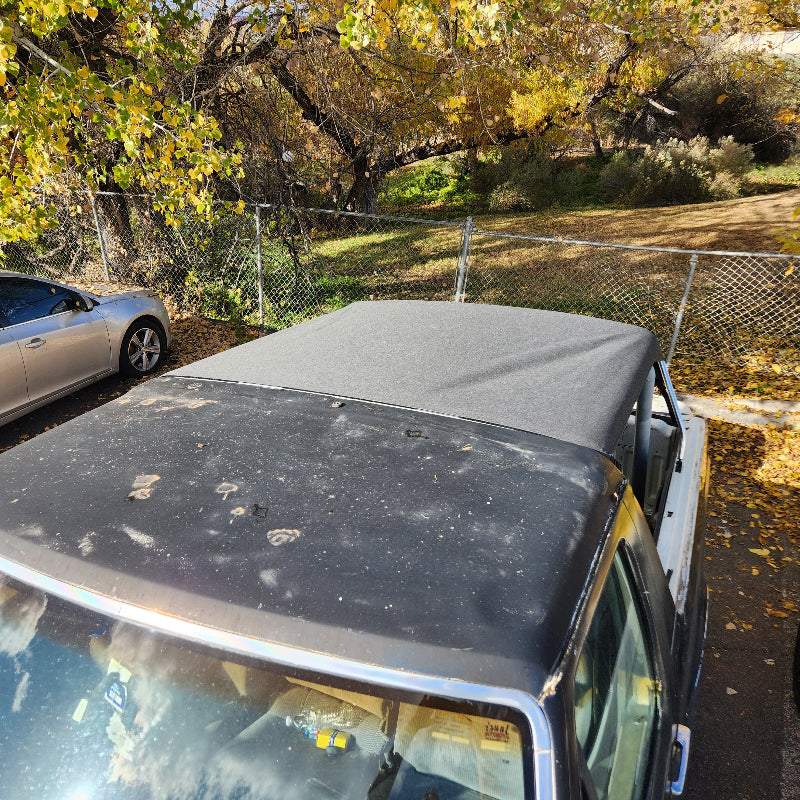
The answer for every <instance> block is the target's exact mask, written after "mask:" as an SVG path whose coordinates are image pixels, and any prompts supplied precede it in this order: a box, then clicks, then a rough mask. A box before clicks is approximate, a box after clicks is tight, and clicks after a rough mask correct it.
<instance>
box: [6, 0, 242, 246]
mask: <svg viewBox="0 0 800 800" xmlns="http://www.w3.org/2000/svg"><path fill="white" fill-rule="evenodd" d="M0 7H1V8H2V17H0V93H2V99H3V103H2V109H0V158H1V159H2V165H0V242H2V241H14V240H26V239H33V238H35V237H36V236H37V235H38V234H39V233H40V231H41V230H43V229H45V228H46V227H48V225H50V224H51V221H52V219H53V216H54V214H53V207H52V204H51V203H49V202H48V199H47V193H48V192H50V191H60V192H63V191H68V190H71V189H81V188H83V189H85V188H88V189H89V190H91V191H92V192H96V191H103V190H105V191H116V190H119V189H138V190H140V191H142V190H143V191H146V192H148V193H151V194H153V196H154V197H155V198H156V204H157V207H158V208H159V209H160V210H161V211H162V212H165V213H166V214H167V218H168V219H171V220H172V221H174V220H175V219H176V216H175V215H176V212H177V211H178V210H179V209H180V208H182V207H184V206H185V205H186V204H189V205H190V206H192V207H193V208H194V210H195V211H198V212H201V213H204V212H205V213H207V212H209V210H210V198H211V189H212V187H211V177H212V176H213V175H214V174H217V173H230V172H231V170H233V169H234V168H235V165H236V163H237V161H238V160H239V156H238V154H236V153H235V152H233V151H231V150H228V151H225V150H222V149H221V148H220V147H219V146H218V141H219V138H220V132H219V127H218V125H217V123H216V121H215V120H214V119H213V118H212V117H211V116H210V115H208V114H203V113H202V111H198V110H197V109H196V108H195V107H194V106H193V105H192V104H191V103H189V102H187V101H186V100H185V98H184V97H182V96H181V94H180V91H179V89H180V85H179V83H176V82H175V80H174V78H173V76H172V75H170V70H171V71H173V72H176V73H177V74H181V73H182V72H185V71H187V70H188V69H189V68H190V67H191V65H192V62H193V54H192V52H191V51H190V50H189V48H187V47H186V45H185V43H184V42H183V41H182V40H181V37H180V36H178V35H176V34H175V32H176V31H178V30H181V29H186V28H190V27H191V26H193V25H194V26H197V25H198V24H199V23H198V20H199V17H198V16H197V15H196V14H193V13H192V12H191V11H190V9H188V8H187V7H186V6H184V5H181V4H168V5H166V6H164V7H160V6H158V5H151V4H150V3H148V2H146V1H145V0H126V2H121V1H118V0H106V1H105V2H104V3H103V4H98V5H93V4H92V3H91V0H70V2H66V1H65V0H56V1H55V2H50V0H32V2H26V0H20V2H10V3H9V2H6V3H3V4H2V5H0ZM167 65H169V69H168V68H167ZM98 208H99V210H100V213H101V217H102V219H103V221H104V222H105V227H106V230H107V232H108V234H109V241H110V243H111V245H112V248H111V249H112V256H113V250H114V249H115V248H121V247H124V238H125V234H126V233H127V232H128V229H129V225H130V223H129V217H128V208H127V205H126V202H125V200H124V199H120V198H109V197H107V196H105V195H100V196H99V202H98Z"/></svg>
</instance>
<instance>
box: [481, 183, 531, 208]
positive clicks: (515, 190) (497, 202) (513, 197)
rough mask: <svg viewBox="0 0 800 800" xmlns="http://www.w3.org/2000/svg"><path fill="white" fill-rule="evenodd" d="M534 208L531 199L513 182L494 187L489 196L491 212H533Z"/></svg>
mask: <svg viewBox="0 0 800 800" xmlns="http://www.w3.org/2000/svg"><path fill="white" fill-rule="evenodd" d="M534 208H535V205H534V201H533V198H531V197H530V196H529V195H528V194H527V193H526V192H525V190H524V189H523V188H521V187H520V186H519V185H518V184H516V183H515V182H513V181H506V182H505V183H503V184H500V186H496V187H495V188H494V189H492V191H491V194H490V195H489V209H490V210H491V211H533V210H534Z"/></svg>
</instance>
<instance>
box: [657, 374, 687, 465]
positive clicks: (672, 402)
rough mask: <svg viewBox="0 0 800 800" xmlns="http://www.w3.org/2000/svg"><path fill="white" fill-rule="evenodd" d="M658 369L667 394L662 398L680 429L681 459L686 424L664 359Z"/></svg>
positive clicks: (684, 446) (683, 451)
mask: <svg viewBox="0 0 800 800" xmlns="http://www.w3.org/2000/svg"><path fill="white" fill-rule="evenodd" d="M658 371H659V373H660V375H661V380H662V381H663V382H664V386H665V387H666V389H667V396H666V397H665V398H664V399H665V400H666V402H667V407H668V408H669V410H670V413H671V414H672V416H673V417H674V419H675V422H676V423H677V425H678V427H679V428H680V430H681V449H680V453H679V456H678V457H679V458H680V460H681V461H683V458H684V456H685V454H686V425H684V423H683V417H682V416H681V410H680V408H679V407H678V396H677V395H676V394H675V389H674V387H673V386H672V379H671V378H670V377H669V370H668V369H667V364H666V362H665V361H659V362H658Z"/></svg>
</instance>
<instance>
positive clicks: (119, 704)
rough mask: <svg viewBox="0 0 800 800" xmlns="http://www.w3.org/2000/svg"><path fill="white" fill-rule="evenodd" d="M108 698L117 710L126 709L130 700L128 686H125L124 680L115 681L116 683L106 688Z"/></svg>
mask: <svg viewBox="0 0 800 800" xmlns="http://www.w3.org/2000/svg"><path fill="white" fill-rule="evenodd" d="M106 700H108V702H109V703H111V705H112V706H114V708H116V709H117V711H119V712H120V713H122V712H123V711H124V710H125V704H126V703H127V702H128V687H127V686H125V684H124V683H122V681H114V683H112V684H111V686H109V687H108V689H106Z"/></svg>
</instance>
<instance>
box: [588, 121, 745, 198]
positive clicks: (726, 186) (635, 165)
mask: <svg viewBox="0 0 800 800" xmlns="http://www.w3.org/2000/svg"><path fill="white" fill-rule="evenodd" d="M752 160H753V148H752V146H751V145H745V144H739V143H737V142H735V141H734V140H733V139H732V138H731V137H730V136H726V137H723V138H722V139H720V140H719V142H717V145H716V146H715V147H714V146H712V145H711V143H710V142H709V140H708V139H707V138H706V137H705V136H695V137H694V138H693V139H690V140H689V141H688V142H682V141H679V140H678V139H669V140H667V141H662V142H657V143H656V144H654V145H648V146H646V147H645V149H644V151H643V152H641V153H631V152H620V153H616V154H615V155H614V156H613V157H612V159H611V160H610V161H609V162H608V164H606V166H605V167H603V169H602V170H601V171H600V175H599V179H598V193H599V195H600V197H601V198H602V199H603V200H606V201H609V202H622V203H625V204H628V205H634V206H646V205H660V204H664V203H697V202H702V201H704V200H727V199H730V198H733V197H738V196H739V195H740V194H741V190H742V182H743V180H744V177H745V175H746V174H747V173H748V172H749V171H750V169H751V168H752Z"/></svg>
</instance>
